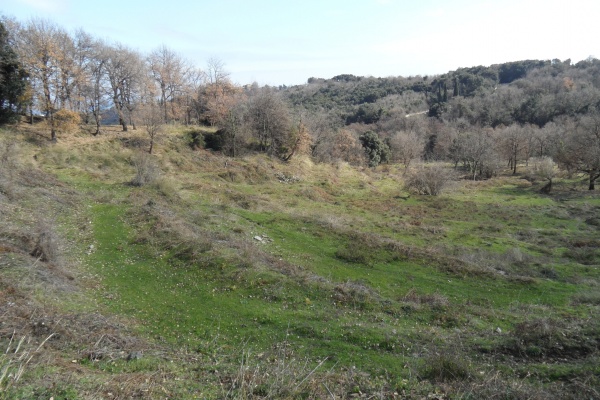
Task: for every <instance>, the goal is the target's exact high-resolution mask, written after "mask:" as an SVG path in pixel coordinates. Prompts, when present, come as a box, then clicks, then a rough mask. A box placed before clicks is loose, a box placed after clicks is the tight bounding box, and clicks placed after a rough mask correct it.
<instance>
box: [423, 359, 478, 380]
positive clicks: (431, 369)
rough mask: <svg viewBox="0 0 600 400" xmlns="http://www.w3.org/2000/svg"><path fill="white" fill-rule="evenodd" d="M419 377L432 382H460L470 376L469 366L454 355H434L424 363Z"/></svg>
mask: <svg viewBox="0 0 600 400" xmlns="http://www.w3.org/2000/svg"><path fill="white" fill-rule="evenodd" d="M421 375H423V377H424V378H427V379H429V380H431V381H434V382H448V381H462V380H466V379H468V378H469V377H470V376H471V373H470V370H469V364H468V363H467V362H466V361H465V360H463V359H461V358H459V357H458V356H456V355H454V354H444V353H442V354H436V355H433V356H431V357H429V358H428V359H427V360H426V361H425V366H424V367H423V369H422V371H421Z"/></svg>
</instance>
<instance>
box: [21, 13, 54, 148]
mask: <svg viewBox="0 0 600 400" xmlns="http://www.w3.org/2000/svg"><path fill="white" fill-rule="evenodd" d="M60 33H61V32H60V29H59V28H58V27H57V26H56V25H54V24H53V23H51V22H49V21H46V20H42V19H32V20H30V21H29V22H28V23H27V24H26V25H25V26H24V27H22V29H21V30H20V32H19V35H18V46H17V48H18V53H19V57H20V59H21V60H22V62H23V64H24V66H25V68H26V70H27V72H28V74H29V79H30V83H31V85H32V87H33V89H34V92H35V98H34V104H33V107H36V108H37V109H38V110H39V111H41V112H43V113H44V114H45V116H46V120H47V122H48V126H49V127H50V137H51V139H52V140H56V129H55V126H56V125H55V124H54V113H55V112H56V111H57V110H58V104H59V101H60V100H59V99H60V92H59V88H60V84H59V83H60V70H59V66H58V63H57V61H56V60H57V57H58V54H59V45H58V43H57V38H58V37H59V36H60Z"/></svg>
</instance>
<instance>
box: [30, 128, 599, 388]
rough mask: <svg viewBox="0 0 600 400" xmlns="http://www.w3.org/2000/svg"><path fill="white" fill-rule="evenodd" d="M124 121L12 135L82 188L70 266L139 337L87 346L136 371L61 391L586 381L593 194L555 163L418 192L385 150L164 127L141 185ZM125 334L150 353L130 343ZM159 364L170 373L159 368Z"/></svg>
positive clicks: (95, 367) (594, 307)
mask: <svg viewBox="0 0 600 400" xmlns="http://www.w3.org/2000/svg"><path fill="white" fill-rule="evenodd" d="M131 136H132V135H128V136H127V137H124V136H123V135H121V134H115V133H109V134H107V135H105V136H103V137H98V138H92V137H85V136H74V137H70V138H65V139H63V140H61V141H60V142H59V143H58V144H55V145H52V146H46V145H43V146H41V147H39V146H36V145H35V144H34V145H31V144H23V146H24V150H23V152H24V153H26V154H28V155H32V154H30V153H35V156H36V160H37V165H38V166H39V167H40V168H42V169H43V170H44V171H46V172H47V173H49V174H51V175H54V176H57V177H58V179H59V180H60V181H61V182H63V184H64V185H66V187H67V188H68V190H70V191H72V192H74V193H76V194H77V196H76V197H77V198H76V200H73V201H72V206H71V209H70V210H71V211H70V212H62V213H60V214H59V215H60V218H58V223H59V224H61V226H62V232H63V236H64V237H66V238H67V240H69V239H70V242H71V243H72V246H71V247H70V248H69V249H68V250H67V253H68V254H71V256H72V258H73V259H74V260H76V262H73V264H72V265H73V266H72V268H74V269H76V270H78V271H81V274H82V275H84V276H90V277H93V278H92V279H89V278H88V279H81V281H82V282H83V283H82V284H83V285H85V286H91V287H93V288H94V291H93V293H94V294H92V295H91V296H92V297H90V295H87V298H88V300H87V301H89V302H91V303H92V304H96V306H93V307H95V308H96V309H97V310H98V311H99V312H102V313H103V314H106V315H108V314H114V315H117V316H120V317H124V318H126V319H127V321H128V322H127V325H128V326H129V328H128V329H130V330H132V333H131V335H134V336H135V337H136V338H141V339H140V340H144V342H143V343H138V342H135V343H136V345H137V347H136V346H129V347H128V346H122V348H119V349H114V350H115V352H113V353H110V354H109V355H110V356H106V357H102V358H100V359H98V360H95V359H94V358H93V357H91V358H90V357H88V358H87V359H85V357H84V359H83V364H84V366H85V368H86V369H85V371H87V372H85V374H88V375H89V376H91V377H93V376H100V377H102V376H105V375H106V374H107V375H106V376H109V377H110V379H111V380H119V379H130V380H131V379H133V378H132V377H131V374H138V375H139V376H138V375H135V376H137V378H138V379H142V378H141V377H143V379H144V380H142V382H145V384H139V385H137V386H136V385H129V386H127V385H124V386H123V385H121V386H118V385H114V387H109V388H102V387H98V383H97V382H95V381H94V379H91V378H90V382H88V383H87V384H86V383H77V384H75V383H73V382H70V381H67V382H64V385H60V387H65V388H66V389H61V390H67V391H68V390H72V391H73V392H76V393H78V394H79V396H81V397H84V398H85V397H93V395H91V393H98V392H101V393H104V394H105V395H106V396H108V393H109V392H110V393H112V394H113V395H115V396H117V397H119V396H121V397H123V398H126V397H127V396H128V395H130V394H131V393H132V391H133V390H134V389H135V388H137V389H139V388H140V387H146V389H144V390H146V392H144V393H146V396H150V397H158V396H160V395H162V394H164V393H165V392H166V393H168V394H169V395H171V396H173V397H177V398H180V397H186V396H189V397H191V398H196V397H208V398H220V397H226V396H229V397H238V398H248V397H253V396H255V397H261V396H262V397H307V396H308V397H311V396H315V397H324V396H330V397H332V396H334V397H336V398H342V397H346V396H348V395H349V394H350V393H352V392H356V394H358V395H360V393H363V394H365V396H366V395H367V394H368V395H370V396H371V395H372V396H375V395H378V396H382V397H389V396H391V395H392V394H393V393H398V394H399V395H404V396H408V397H411V396H414V397H419V396H421V395H425V394H428V393H434V392H437V393H446V395H448V396H451V397H469V396H471V397H475V398H478V397H482V396H483V397H486V396H487V395H489V393H500V392H503V393H505V394H506V396H509V397H510V396H513V397H514V398H536V397H540V398H548V396H557V397H564V396H567V395H569V393H575V391H577V392H578V393H586V394H589V395H590V396H592V397H593V396H595V395H597V394H598V392H597V390H598V373H599V372H600V371H598V367H597V360H598V340H599V338H600V332H599V326H598V322H597V321H596V319H595V318H594V315H597V312H598V305H599V303H600V295H599V294H598V283H599V281H600V272H599V271H598V265H599V263H600V261H599V259H600V257H599V254H598V250H597V249H598V247H599V246H598V244H599V243H600V234H599V233H598V220H597V219H594V218H597V217H596V215H598V211H599V210H600V199H599V198H598V196H596V195H595V194H593V193H588V192H587V191H585V192H584V191H582V190H581V189H582V187H579V188H578V189H579V190H578V191H570V190H568V189H569V188H570V185H574V183H570V182H569V181H564V182H562V183H561V184H559V185H558V189H557V191H556V193H555V195H553V196H541V195H539V194H538V193H537V191H536V189H535V187H531V186H530V184H528V183H527V182H526V181H523V180H521V179H519V178H517V177H515V178H513V177H502V178H498V179H494V180H492V181H488V182H460V183H459V184H458V185H457V187H456V188H455V189H454V190H453V191H452V192H450V193H449V194H446V195H444V196H441V197H437V198H427V197H418V196H410V195H408V193H406V192H405V191H403V189H402V185H401V182H402V172H401V171H402V170H401V169H400V168H397V167H395V166H389V167H385V168H382V169H379V170H376V171H372V170H355V169H353V168H351V167H348V166H346V165H338V166H328V165H314V164H312V163H311V162H310V161H308V160H306V159H296V160H293V161H292V162H291V163H288V164H282V163H280V162H278V161H276V160H272V159H268V158H265V157H262V156H253V157H248V158H242V159H235V160H226V159H225V158H222V157H220V156H218V155H214V154H211V153H207V152H204V151H196V152H194V151H192V150H190V149H189V148H188V146H187V145H186V143H185V135H184V134H183V133H182V132H181V130H176V129H174V130H173V131H172V132H170V133H169V134H168V135H165V137H163V139H162V142H161V143H159V145H158V147H157V155H156V156H155V157H154V159H155V162H156V163H157V164H158V165H159V166H160V169H161V171H162V177H161V178H160V179H159V180H158V181H157V182H156V183H154V184H151V185H147V186H144V187H141V188H140V187H132V186H130V185H128V184H127V183H128V182H129V181H130V180H131V178H132V177H133V175H134V170H133V168H132V165H131V163H130V160H131V159H132V158H135V157H136V153H137V152H138V151H139V149H137V148H136V147H135V146H136V145H137V143H140V142H142V143H143V138H140V139H139V140H138V141H134V140H130V138H131ZM133 136H135V135H133ZM26 137H27V135H26ZM30 141H31V140H30ZM283 178H292V179H283ZM296 178H297V179H296ZM282 181H287V182H282ZM82 225H84V226H85V229H83V228H81V226H82ZM74 227H80V228H79V229H76V228H74ZM256 236H260V237H261V238H263V240H262V241H258V240H256V239H255V237H256ZM85 293H87V292H85ZM60 304H62V303H60ZM57 307H58V306H57ZM61 307H64V305H62V306H61ZM111 326H112V325H111ZM92 336H93V335H92ZM99 337H100V336H99ZM128 337H129V336H128ZM91 339H92V338H91V337H90V340H91ZM95 340H97V339H95V338H94V341H95ZM81 346H82V348H85V347H86V346H85V344H82V345H81ZM87 347H89V344H88V345H87ZM134 348H140V349H142V350H144V351H145V352H146V355H145V356H144V358H142V359H141V360H136V361H132V362H127V361H125V360H124V357H125V356H126V355H127V353H128V352H129V351H130V350H131V349H134ZM116 350H120V351H121V353H117V352H116ZM72 351H75V350H73V349H72ZM77 352H78V353H77V354H76V355H71V357H67V358H73V357H79V358H80V357H82V355H81V354H82V353H84V352H83V351H82V350H81V349H77ZM119 354H121V355H120V356H119ZM90 360H91V361H90ZM173 360H175V363H174V364H175V365H173V362H172V361H173ZM240 365H242V366H244V368H245V369H244V370H243V371H244V372H243V373H242V372H241V371H242V370H241V369H240ZM59 369H60V368H59ZM313 369H315V371H314V373H311V371H313ZM159 372H160V373H162V374H166V375H168V376H169V379H166V380H163V381H162V382H159V380H155V379H154V378H155V377H156V374H157V373H159ZM265 372H267V373H268V374H267V373H265ZM32 375H34V374H32ZM123 377H127V378H123ZM149 377H151V378H149ZM98 379H101V378H98ZM30 381H31V382H33V385H34V386H35V384H36V383H35V382H36V378H35V376H33V377H31V378H30ZM38 383H39V382H38ZM144 385H145V386H144ZM25 387H26V386H25ZM23 390H32V389H31V388H30V389H23ZM49 390H50V389H49ZM485 390H489V391H490V392H485ZM22 393H25V392H22ZM161 393H162V394H161ZM440 396H441V394H440Z"/></svg>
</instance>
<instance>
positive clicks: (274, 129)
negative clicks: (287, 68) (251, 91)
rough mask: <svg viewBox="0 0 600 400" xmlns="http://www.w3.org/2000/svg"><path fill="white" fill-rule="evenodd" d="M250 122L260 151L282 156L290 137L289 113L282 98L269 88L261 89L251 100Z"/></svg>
mask: <svg viewBox="0 0 600 400" xmlns="http://www.w3.org/2000/svg"><path fill="white" fill-rule="evenodd" d="M248 121H249V127H250V129H251V131H252V132H253V134H254V136H255V137H256V139H257V141H258V146H259V148H260V150H261V151H265V152H267V153H268V154H269V155H278V156H279V155H281V151H282V150H283V147H284V145H285V143H286V142H287V140H288V139H289V135H290V123H289V111H288V107H287V105H286V104H285V103H284V102H283V100H282V99H281V97H279V96H278V95H277V94H276V93H275V92H274V91H273V90H271V89H269V88H263V89H261V90H260V91H259V93H258V94H257V95H256V96H255V97H253V98H252V99H250V105H249V110H248Z"/></svg>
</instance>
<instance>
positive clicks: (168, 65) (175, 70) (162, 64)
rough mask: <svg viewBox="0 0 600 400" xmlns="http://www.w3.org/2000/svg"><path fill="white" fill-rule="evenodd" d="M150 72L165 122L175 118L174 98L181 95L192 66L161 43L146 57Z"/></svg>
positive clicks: (176, 114)
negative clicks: (158, 95)
mask: <svg viewBox="0 0 600 400" xmlns="http://www.w3.org/2000/svg"><path fill="white" fill-rule="evenodd" d="M147 63H148V67H149V71H150V74H151V76H152V78H153V79H154V82H155V83H156V85H157V87H158V93H159V94H160V106H161V108H162V112H163V118H164V120H165V122H168V121H170V120H172V119H177V117H178V116H179V112H178V110H177V107H176V100H177V99H178V98H180V97H182V96H183V94H184V93H185V90H186V85H187V83H188V81H189V77H190V75H191V74H192V71H193V68H192V67H191V65H190V64H189V63H188V62H186V61H185V60H184V59H183V58H182V57H181V56H180V55H178V54H177V53H175V52H174V51H173V50H171V49H169V48H168V47H167V46H165V45H162V46H160V47H159V48H157V49H156V50H154V51H153V52H152V53H150V55H149V56H148V58H147Z"/></svg>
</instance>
